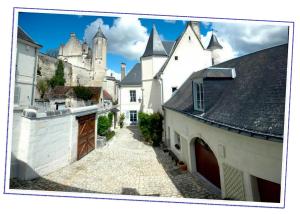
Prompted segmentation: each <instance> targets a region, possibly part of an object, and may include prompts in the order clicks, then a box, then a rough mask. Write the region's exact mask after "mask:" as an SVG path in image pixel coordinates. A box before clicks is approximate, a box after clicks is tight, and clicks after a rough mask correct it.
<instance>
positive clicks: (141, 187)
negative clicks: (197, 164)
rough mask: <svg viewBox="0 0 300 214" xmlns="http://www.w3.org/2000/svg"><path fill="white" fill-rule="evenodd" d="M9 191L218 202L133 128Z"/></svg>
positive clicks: (121, 131) (14, 185) (15, 185)
mask: <svg viewBox="0 0 300 214" xmlns="http://www.w3.org/2000/svg"><path fill="white" fill-rule="evenodd" d="M10 188H12V189H32V190H47V191H67V192H70V191H71V192H93V193H108V194H124V195H144V196H145V195H146V196H163V197H184V198H208V199H218V198H219V196H218V195H215V194H212V193H210V192H209V191H208V190H207V189H206V188H205V187H203V185H200V183H199V182H198V180H196V179H195V178H194V177H193V176H192V174H191V173H189V172H187V171H185V172H183V171H181V170H180V169H178V167H177V166H175V163H174V162H173V161H172V160H171V157H170V156H169V155H168V154H167V153H164V152H163V151H162V149H161V148H153V147H152V146H149V145H147V144H145V143H143V142H141V141H140V135H139V132H138V131H137V130H136V128H134V127H129V128H123V129H119V130H117V131H116V136H115V137H114V138H113V139H112V140H111V141H109V142H108V143H107V145H105V146H102V147H98V148H97V149H95V150H94V151H92V152H91V153H90V154H88V155H87V156H85V157H84V158H82V159H81V160H79V161H77V162H74V163H72V164H71V165H69V166H67V167H64V168H62V169H60V170H57V171H55V172H53V173H51V174H49V175H47V176H44V177H41V178H37V179H34V180H32V181H18V180H15V179H14V180H11V184H10Z"/></svg>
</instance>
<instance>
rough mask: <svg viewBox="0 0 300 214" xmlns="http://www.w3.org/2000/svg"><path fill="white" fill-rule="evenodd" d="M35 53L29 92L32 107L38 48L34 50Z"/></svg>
mask: <svg viewBox="0 0 300 214" xmlns="http://www.w3.org/2000/svg"><path fill="white" fill-rule="evenodd" d="M34 52H35V62H34V70H33V77H32V90H31V91H32V92H31V103H30V104H31V106H33V100H34V90H35V85H34V83H35V78H36V71H37V63H38V48H37V47H35V48H34Z"/></svg>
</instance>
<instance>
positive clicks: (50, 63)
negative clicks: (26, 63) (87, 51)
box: [37, 54, 72, 86]
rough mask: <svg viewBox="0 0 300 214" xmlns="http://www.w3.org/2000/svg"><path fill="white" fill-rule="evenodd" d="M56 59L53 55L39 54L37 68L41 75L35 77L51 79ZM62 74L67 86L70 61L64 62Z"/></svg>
mask: <svg viewBox="0 0 300 214" xmlns="http://www.w3.org/2000/svg"><path fill="white" fill-rule="evenodd" d="M58 61H59V60H58V59H56V58H54V57H50V56H48V55H45V54H40V55H39V60H38V68H39V70H40V72H41V76H39V75H37V79H38V80H39V79H51V78H52V77H53V76H54V75H55V70H56V68H57V64H58ZM64 74H65V76H64V77H65V80H66V85H67V86H69V85H70V84H71V78H72V65H71V64H70V63H67V62H64Z"/></svg>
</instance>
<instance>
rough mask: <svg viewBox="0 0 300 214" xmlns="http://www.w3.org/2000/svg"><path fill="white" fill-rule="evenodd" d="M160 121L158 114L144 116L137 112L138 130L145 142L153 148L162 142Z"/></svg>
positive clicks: (160, 116)
mask: <svg viewBox="0 0 300 214" xmlns="http://www.w3.org/2000/svg"><path fill="white" fill-rule="evenodd" d="M162 121H163V116H162V115H161V114H160V113H153V114H146V113H143V112H139V124H138V125H139V129H140V131H141V133H142V135H143V137H144V139H145V141H147V142H151V143H152V145H153V146H159V144H160V143H161V141H162V132H163V128H162Z"/></svg>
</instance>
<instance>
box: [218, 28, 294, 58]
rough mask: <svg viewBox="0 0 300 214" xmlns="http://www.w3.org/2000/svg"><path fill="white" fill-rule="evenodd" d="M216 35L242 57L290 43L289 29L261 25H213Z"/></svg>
mask: <svg viewBox="0 0 300 214" xmlns="http://www.w3.org/2000/svg"><path fill="white" fill-rule="evenodd" d="M212 24H213V28H214V30H216V35H217V36H218V38H219V39H220V40H221V41H226V42H227V43H228V44H230V46H231V47H232V49H233V50H234V52H235V53H236V54H237V55H238V56H240V55H244V54H248V53H252V52H255V51H258V50H262V49H265V48H269V47H272V46H276V45H280V44H284V43H287V42H288V27H287V26H280V25H266V24H261V23H247V24H245V23H212Z"/></svg>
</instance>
